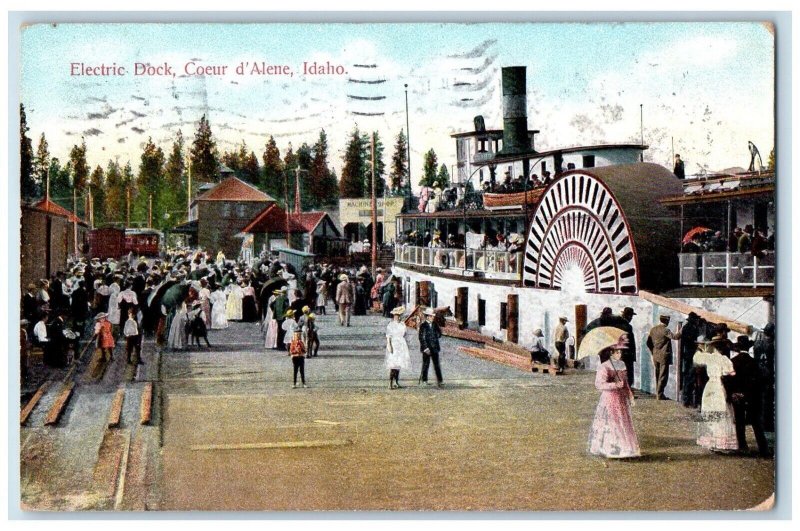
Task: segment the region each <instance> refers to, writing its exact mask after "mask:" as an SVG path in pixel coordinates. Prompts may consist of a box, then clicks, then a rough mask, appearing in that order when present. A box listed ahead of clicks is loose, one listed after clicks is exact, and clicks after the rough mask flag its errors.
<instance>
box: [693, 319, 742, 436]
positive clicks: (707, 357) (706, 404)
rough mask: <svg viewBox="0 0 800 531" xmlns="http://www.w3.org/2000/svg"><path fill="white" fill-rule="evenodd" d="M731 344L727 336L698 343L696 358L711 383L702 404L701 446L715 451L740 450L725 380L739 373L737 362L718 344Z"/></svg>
mask: <svg viewBox="0 0 800 531" xmlns="http://www.w3.org/2000/svg"><path fill="white" fill-rule="evenodd" d="M724 341H727V338H725V336H723V335H718V336H714V338H712V339H711V341H702V340H699V341H698V345H699V346H700V350H698V352H697V353H696V354H695V355H694V364H695V365H699V366H704V367H705V368H706V372H707V374H708V383H706V387H705V389H704V390H703V401H702V403H701V405H700V417H701V421H700V425H699V429H698V435H697V444H699V445H700V446H702V447H703V448H708V449H709V450H711V451H732V450H738V448H739V444H738V442H737V440H736V424H735V422H734V414H733V405H732V404H731V403H730V402H729V401H728V397H727V393H726V392H725V386H724V385H723V383H722V379H723V378H724V377H727V376H733V375H734V374H735V372H734V370H733V362H731V360H730V359H728V358H727V357H726V356H725V355H723V354H722V353H721V352H720V351H719V349H718V345H720V344H721V343H722V342H724Z"/></svg>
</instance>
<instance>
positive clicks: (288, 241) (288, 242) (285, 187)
mask: <svg viewBox="0 0 800 531" xmlns="http://www.w3.org/2000/svg"><path fill="white" fill-rule="evenodd" d="M283 204H284V206H285V207H286V208H285V210H286V248H287V249H291V248H292V240H291V234H290V229H289V172H288V171H286V172H283Z"/></svg>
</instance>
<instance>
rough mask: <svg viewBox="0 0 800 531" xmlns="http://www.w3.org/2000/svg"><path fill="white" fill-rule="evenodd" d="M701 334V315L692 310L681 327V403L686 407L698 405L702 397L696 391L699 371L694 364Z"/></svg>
mask: <svg viewBox="0 0 800 531" xmlns="http://www.w3.org/2000/svg"><path fill="white" fill-rule="evenodd" d="M699 336H700V316H698V315H697V314H696V313H694V312H691V313H690V314H689V317H688V319H687V320H686V324H685V325H684V327H683V328H682V329H681V359H680V369H681V403H682V404H683V405H684V406H686V407H698V406H699V405H700V398H701V397H702V395H698V394H697V392H696V390H697V385H696V383H697V382H696V379H697V372H696V368H695V366H694V353H695V351H696V350H697V338H698V337H699Z"/></svg>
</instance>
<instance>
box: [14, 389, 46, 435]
mask: <svg viewBox="0 0 800 531" xmlns="http://www.w3.org/2000/svg"><path fill="white" fill-rule="evenodd" d="M49 387H50V381H49V380H48V381H46V382H45V383H43V384H42V385H40V386H39V389H37V390H36V393H35V394H34V395H33V396H32V397H31V399H30V400H29V401H28V403H27V404H25V407H24V408H22V411H20V413H19V425H20V426H22V425H23V424H25V423H26V422H28V418H29V417H30V416H31V413H33V410H34V409H35V408H36V406H37V405H38V404H39V401H40V400H41V399H42V397H43V396H44V394H45V392H47V389H48V388H49Z"/></svg>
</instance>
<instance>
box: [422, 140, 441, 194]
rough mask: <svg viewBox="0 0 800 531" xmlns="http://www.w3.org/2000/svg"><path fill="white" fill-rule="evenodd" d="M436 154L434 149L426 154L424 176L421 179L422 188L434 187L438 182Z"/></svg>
mask: <svg viewBox="0 0 800 531" xmlns="http://www.w3.org/2000/svg"><path fill="white" fill-rule="evenodd" d="M436 162H437V161H436V152H435V151H433V149H431V150H429V151H428V152H427V153H425V163H424V165H423V169H422V171H423V175H422V179H420V181H419V184H420V186H430V187H433V186H434V184H435V182H436V167H437V164H436Z"/></svg>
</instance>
